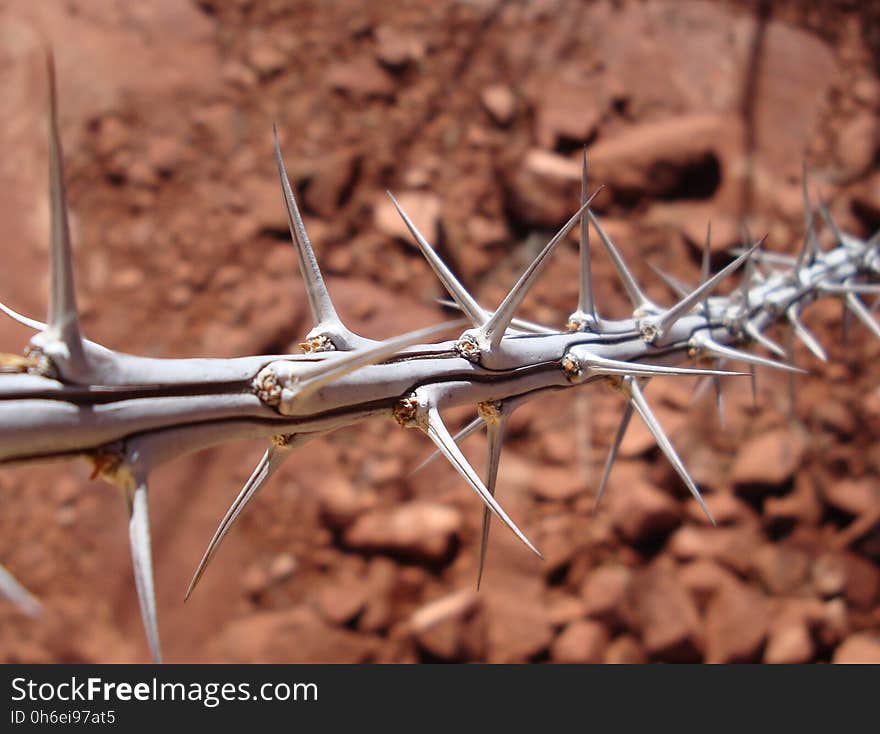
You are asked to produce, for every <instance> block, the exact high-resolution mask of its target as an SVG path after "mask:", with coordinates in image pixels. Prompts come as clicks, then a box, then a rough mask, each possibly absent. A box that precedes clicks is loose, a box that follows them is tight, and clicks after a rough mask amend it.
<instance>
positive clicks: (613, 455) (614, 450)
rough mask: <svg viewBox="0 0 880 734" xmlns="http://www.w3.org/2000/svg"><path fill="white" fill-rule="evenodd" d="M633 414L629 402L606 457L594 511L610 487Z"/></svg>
mask: <svg viewBox="0 0 880 734" xmlns="http://www.w3.org/2000/svg"><path fill="white" fill-rule="evenodd" d="M632 415H633V406H632V403H631V402H628V403H627V404H626V408H624V410H623V416H622V417H621V419H620V425H619V426H618V427H617V433H615V434H614V442H613V443H612V444H611V448H610V449H609V450H608V458H607V459H605V468H604V469H603V470H602V480H601V481H600V482H599V491H598V492H596V501H595V503H594V504H593V512H595V511H596V510H598V509H599V503H600V502H601V501H602V497H603V496H604V495H605V490H606V489H607V488H608V478H609V477H610V476H611V469H612V468H613V466H614V462H615V460H616V459H617V454H618V452H619V451H620V444H621V443H623V437H624V436H625V435H626V429H627V428H629V422H630V420H631V419H632Z"/></svg>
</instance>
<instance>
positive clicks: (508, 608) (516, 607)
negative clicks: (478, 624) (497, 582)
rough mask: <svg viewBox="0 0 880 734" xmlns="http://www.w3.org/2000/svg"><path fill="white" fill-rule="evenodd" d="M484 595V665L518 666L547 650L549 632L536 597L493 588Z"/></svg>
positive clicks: (551, 630)
mask: <svg viewBox="0 0 880 734" xmlns="http://www.w3.org/2000/svg"><path fill="white" fill-rule="evenodd" d="M486 591H487V592H488V593H487V595H486V599H485V615H484V618H485V620H486V644H487V652H486V657H487V662H490V663H522V662H526V661H529V660H531V659H532V658H534V657H536V656H537V655H539V654H541V653H542V652H544V651H546V650H547V648H549V647H550V645H551V643H552V642H553V628H552V626H551V624H550V619H549V617H548V614H547V610H546V608H545V605H544V604H543V602H542V600H541V599H540V598H539V597H538V596H537V595H536V594H532V593H525V594H523V593H517V592H516V591H515V590H513V589H508V590H500V587H494V586H492V587H489V588H487V590H486ZM481 593H482V592H481Z"/></svg>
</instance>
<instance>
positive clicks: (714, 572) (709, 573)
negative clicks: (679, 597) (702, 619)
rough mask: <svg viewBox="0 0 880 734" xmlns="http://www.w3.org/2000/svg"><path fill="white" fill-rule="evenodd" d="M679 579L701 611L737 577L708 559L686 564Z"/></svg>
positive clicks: (681, 569)
mask: <svg viewBox="0 0 880 734" xmlns="http://www.w3.org/2000/svg"><path fill="white" fill-rule="evenodd" d="M678 577H679V579H680V580H681V582H682V584H684V586H685V588H687V590H688V591H690V592H691V594H692V595H693V597H694V599H695V600H696V602H697V604H698V605H699V606H700V608H701V609H703V608H705V607H706V606H707V604H708V603H709V600H710V599H711V598H712V597H713V596H715V594H717V593H718V591H719V590H720V589H721V588H723V587H724V586H725V585H726V584H729V583H731V582H733V581H736V576H734V575H733V574H732V573H731V572H730V571H728V570H727V569H726V568H724V567H723V566H721V565H720V564H718V563H716V562H715V561H710V560H709V559H707V558H700V559H697V560H696V561H691V562H689V563H685V564H684V565H683V566H681V568H680V569H679V573H678Z"/></svg>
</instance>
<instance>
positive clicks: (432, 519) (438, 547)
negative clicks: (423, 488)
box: [344, 502, 461, 562]
mask: <svg viewBox="0 0 880 734" xmlns="http://www.w3.org/2000/svg"><path fill="white" fill-rule="evenodd" d="M460 530H461V515H460V513H459V512H458V510H456V509H454V508H452V507H449V506H447V505H441V504H438V503H433V502H408V503H406V504H402V505H398V506H396V507H393V508H382V509H376V510H371V511H368V512H366V513H364V514H363V515H360V516H359V517H358V518H357V519H356V520H355V521H354V523H353V524H352V525H351V526H350V527H349V528H348V529H347V530H346V531H345V535H344V538H345V543H346V544H347V545H349V546H351V547H352V548H355V549H356V550H360V551H380V552H386V553H391V554H396V555H400V556H404V557H415V558H419V559H423V560H427V561H434V562H437V561H442V560H444V559H445V558H446V556H447V555H448V553H449V551H450V549H451V545H452V541H453V539H454V538H455V537H456V536H457V535H458V533H459V532H460Z"/></svg>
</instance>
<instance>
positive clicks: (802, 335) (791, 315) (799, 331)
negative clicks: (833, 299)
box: [786, 304, 828, 362]
mask: <svg viewBox="0 0 880 734" xmlns="http://www.w3.org/2000/svg"><path fill="white" fill-rule="evenodd" d="M786 315H787V316H788V320H789V322H790V323H791V326H792V328H793V329H794V333H795V336H797V338H798V339H800V340H801V341H802V342H803V343H804V346H806V347H807V349H809V350H810V351H811V352H812V353H813V355H814V356H815V357H816V359H819V360H821V361H822V362H827V361H828V356H827V355H826V354H825V350H824V349H823V348H822V345H821V344H819V342H817V341H816V337H814V336H813V335H812V334H811V333H810V332H809V331H807V329H806V327H805V326H804V325H803V324H802V323H801V322H800V319H799V318H798V315H797V311H795V306H794V304H792V305H791V306H789V307H788V309H787V310H786Z"/></svg>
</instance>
